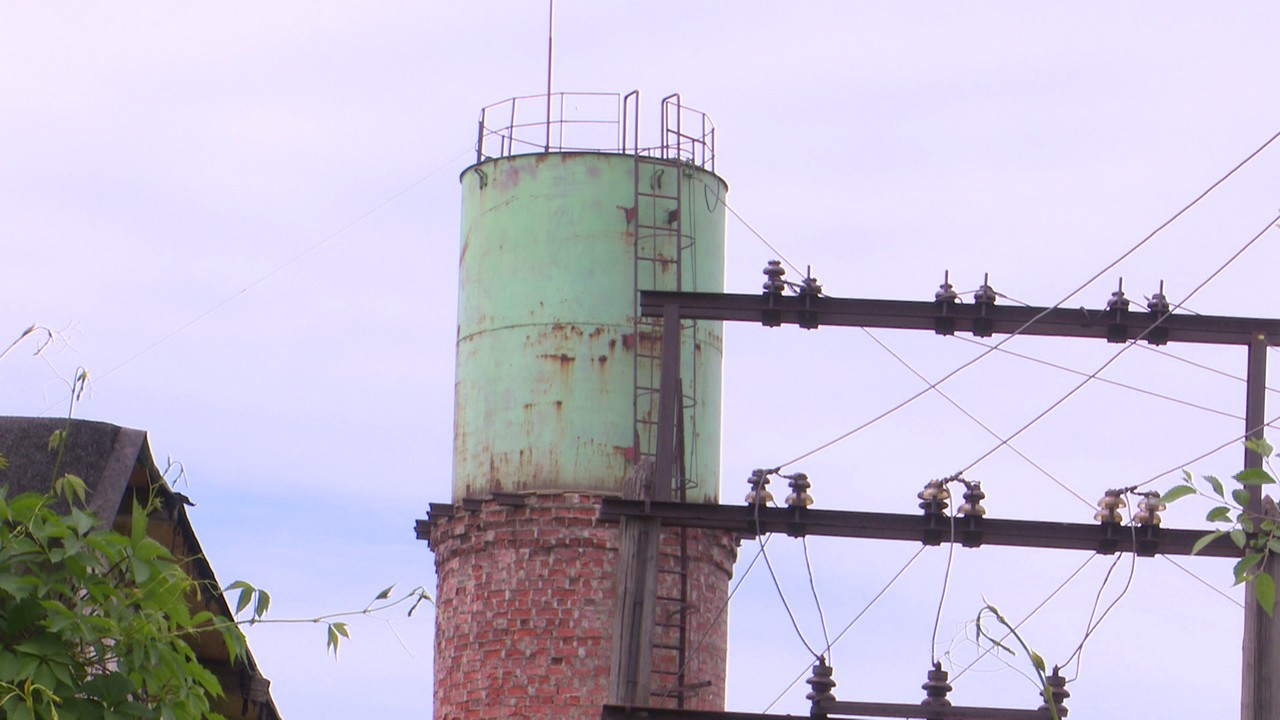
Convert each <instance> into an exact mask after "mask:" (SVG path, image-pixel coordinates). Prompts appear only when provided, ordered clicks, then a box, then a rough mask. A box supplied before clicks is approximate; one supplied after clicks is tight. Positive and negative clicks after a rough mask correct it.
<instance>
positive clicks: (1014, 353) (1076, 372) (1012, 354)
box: [953, 335, 1244, 502]
mask: <svg viewBox="0 0 1280 720" xmlns="http://www.w3.org/2000/svg"><path fill="white" fill-rule="evenodd" d="M953 337H955V338H956V339H957V340H962V341H964V342H967V343H971V344H974V345H979V346H982V347H987V344H986V343H984V342H982V341H981V340H978V339H975V338H970V337H964V336H962V335H954V336H953ZM1139 347H1141V348H1145V349H1148V350H1154V351H1157V352H1159V349H1158V348H1156V347H1153V346H1151V345H1139ZM1000 352H1001V353H1004V354H1005V355H1009V356H1010V357H1016V358H1019V359H1021V360H1026V361H1028V362H1033V363H1036V364H1038V365H1044V366H1045V367H1050V368H1053V369H1055V370H1061V371H1063V372H1068V373H1071V374H1072V375H1081V376H1087V375H1088V374H1089V373H1087V372H1085V371H1084V370H1077V369H1076V368H1073V367H1068V366H1066V365H1060V364H1058V363H1055V362H1053V361H1050V360H1045V359H1044V358H1038V357H1035V356H1033V355H1027V354H1024V353H1020V352H1017V351H1015V350H1009V349H1007V348H1000ZM1164 354H1165V355H1168V356H1169V357H1171V358H1178V356H1177V355H1173V354H1172V353H1164ZM1178 359H1181V358H1178ZM1185 362H1188V363H1190V364H1192V365H1197V366H1198V367H1201V368H1203V369H1205V370H1211V371H1213V372H1217V373H1221V374H1223V375H1227V376H1228V377H1234V376H1232V375H1229V374H1227V373H1223V372H1222V371H1221V370H1218V369H1216V368H1211V367H1207V366H1201V365H1198V364H1197V363H1194V362H1191V361H1190V360H1187V361H1185ZM1236 379H1237V380H1241V381H1243V380H1244V378H1236ZM1094 381H1096V382H1100V383H1104V384H1106V385H1113V386H1115V387H1118V388H1122V389H1124V390H1129V391H1132V392H1136V393H1138V394H1140V395H1146V396H1148V397H1153V398H1156V399H1158V400H1166V401H1168V402H1171V403H1176V404H1178V405H1184V406H1186V407H1189V408H1192V409H1194V410H1202V411H1204V412H1207V413H1211V414H1214V415H1221V416H1223V417H1228V418H1231V419H1232V420H1243V419H1244V416H1242V415H1236V414H1235V413H1232V412H1228V411H1226V410H1219V409H1217V408H1211V407H1209V406H1207V405H1200V404H1198V403H1193V402H1191V401H1189V400H1183V399H1181V398H1176V397H1174V396H1172V395H1165V394H1163V393H1158V392H1156V391H1154V390H1147V389H1146V388H1140V387H1138V386H1137V385H1129V384H1128V383H1122V382H1119V381H1117V380H1112V379H1110V378H1104V377H1096V378H1094ZM1009 449H1010V450H1013V447H1012V446H1010V448H1009ZM1014 452H1017V451H1016V450H1014ZM1086 502H1087V501H1086Z"/></svg>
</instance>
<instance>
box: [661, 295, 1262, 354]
mask: <svg viewBox="0 0 1280 720" xmlns="http://www.w3.org/2000/svg"><path fill="white" fill-rule="evenodd" d="M668 305H670V306H673V307H675V308H677V309H678V312H679V315H680V317H681V318H683V319H685V320H722V321H737V322H756V323H761V324H763V325H770V326H777V325H798V326H800V327H807V328H816V327H821V326H827V325H830V326H843V327H865V328H894V329H899V330H932V331H934V332H936V333H939V334H942V335H950V334H954V333H959V332H964V333H973V334H974V335H977V336H979V337H990V336H992V335H1009V334H1012V333H1015V332H1016V333H1018V334H1019V335H1034V336H1049V337H1068V338H1097V339H1102V340H1108V341H1110V342H1126V341H1128V340H1136V339H1138V338H1139V337H1141V338H1142V339H1143V340H1145V341H1147V342H1150V343H1151V344H1153V345H1163V344H1165V343H1169V342H1189V343H1207V344H1211V345H1250V344H1252V343H1254V342H1255V341H1261V342H1262V343H1264V344H1269V345H1280V320H1273V319H1264V318H1247V317H1226V316H1218V315H1179V314H1176V313H1152V312H1147V311H1133V310H1125V309H1113V310H1106V309H1103V310H1089V309H1085V308H1075V309H1068V308H1047V307H1021V306H1007V305H995V304H986V303H966V304H960V303H952V302H936V301H934V302H917V301H910V300H861V299H856V298H837V297H829V296H826V295H775V294H771V293H763V294H760V295H743V294H719V293H692V292H679V293H677V292H650V291H647V290H646V291H644V292H642V293H640V310H641V312H642V313H643V314H645V315H647V316H660V315H662V314H663V308H664V307H666V306H668Z"/></svg>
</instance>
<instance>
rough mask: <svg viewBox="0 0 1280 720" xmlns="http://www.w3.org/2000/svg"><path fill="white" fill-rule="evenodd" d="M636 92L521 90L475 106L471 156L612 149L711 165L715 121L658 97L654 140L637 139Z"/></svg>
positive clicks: (675, 100) (675, 101) (482, 158)
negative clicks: (475, 127)
mask: <svg viewBox="0 0 1280 720" xmlns="http://www.w3.org/2000/svg"><path fill="white" fill-rule="evenodd" d="M639 117H640V93H639V91H635V90H633V91H631V92H629V93H627V94H625V95H621V94H619V93H552V94H550V95H526V96H523V97H516V98H511V99H509V100H504V101H502V102H499V103H494V104H493V105H489V106H487V107H485V108H483V109H481V110H480V129H479V136H478V138H477V139H476V162H484V161H485V160H489V159H493V158H502V157H508V156H511V155H525V154H532V153H548V152H613V153H623V154H639V155H648V156H652V157H660V158H663V159H666V160H679V161H681V162H686V163H690V164H693V165H697V166H698V167H701V168H706V169H708V170H711V171H712V172H714V171H715V157H716V153H715V125H713V124H712V122H711V119H710V118H708V117H707V116H706V114H705V113H702V112H699V111H697V110H694V109H693V108H690V107H686V106H684V105H682V104H681V102H680V96H679V95H678V94H677V95H669V96H667V97H666V98H664V99H663V101H662V127H661V134H660V136H659V137H658V138H657V142H656V143H654V144H650V145H648V146H642V145H641V144H640V141H641V134H640V121H639Z"/></svg>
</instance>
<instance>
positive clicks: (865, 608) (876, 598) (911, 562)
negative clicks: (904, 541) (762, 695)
mask: <svg viewBox="0 0 1280 720" xmlns="http://www.w3.org/2000/svg"><path fill="white" fill-rule="evenodd" d="M925 550H926V547H925V546H921V547H920V548H919V549H918V550H916V552H915V554H914V555H912V556H911V558H910V559H908V560H907V562H906V564H905V565H903V566H902V567H901V568H899V569H898V572H896V573H894V575H893V577H892V578H889V582H888V583H885V585H884V587H882V588H880V592H877V593H876V594H875V596H873V597H872V598H871V600H870V601H869V602H868V603H867V604H866V605H864V606H863V608H862V609H861V610H859V611H858V614H857V615H854V616H853V619H852V620H850V621H849V624H847V625H845V626H844V629H843V630H841V631H840V632H839V633H837V634H836V636H835V637H834V638H832V639H831V647H834V646H835V644H836V643H838V642H840V639H841V638H843V637H844V636H845V635H846V634H847V633H848V632H849V631H850V630H852V629H853V626H854V625H855V624H857V622H858V621H859V620H861V619H862V616H864V615H866V614H867V612H868V611H870V610H871V608H872V607H873V606H875V604H876V602H878V601H879V600H880V598H882V597H884V595H885V593H887V592H889V589H890V588H892V587H893V586H894V584H895V583H897V582H898V579H899V578H901V577H902V576H903V575H905V574H906V572H907V570H908V569H909V568H910V567H911V566H912V565H914V564H915V562H916V560H918V559H920V556H921V555H923V554H924V551H925ZM828 650H830V648H828ZM811 670H812V667H811V666H810V665H809V664H807V663H806V664H805V666H804V669H802V670H801V671H800V674H799V675H796V677H795V679H794V680H792V681H791V683H790V684H789V685H787V686H786V687H785V688H783V689H782V692H780V693H778V696H777V697H775V698H774V699H773V702H771V703H769V705H768V706H767V707H765V709H764V710H762V711H761V712H769V711H770V710H772V709H773V706H774V705H777V704H778V703H779V702H781V701H782V698H784V697H786V694H787V693H788V692H790V691H791V688H793V687H795V686H796V683H798V682H800V680H801V679H803V678H804V676H806V675H808V674H809V673H810V671H811Z"/></svg>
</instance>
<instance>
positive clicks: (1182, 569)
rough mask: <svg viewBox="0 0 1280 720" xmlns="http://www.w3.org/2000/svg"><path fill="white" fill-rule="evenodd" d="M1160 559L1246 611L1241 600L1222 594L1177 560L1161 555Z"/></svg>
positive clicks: (1218, 589)
mask: <svg viewBox="0 0 1280 720" xmlns="http://www.w3.org/2000/svg"><path fill="white" fill-rule="evenodd" d="M1160 557H1162V558H1164V559H1165V560H1168V561H1169V562H1170V563H1171V564H1172V565H1173V566H1174V567H1176V568H1178V569H1179V570H1181V571H1182V572H1184V573H1186V574H1188V575H1190V576H1191V577H1193V578H1195V580H1196V581H1197V582H1199V583H1200V584H1201V585H1204V586H1205V587H1207V588H1209V589H1210V590H1212V591H1214V592H1216V593H1218V594H1219V595H1221V596H1222V597H1224V598H1226V599H1227V600H1228V601H1230V602H1231V603H1232V604H1234V605H1235V606H1236V607H1238V608H1240V609H1241V610H1244V603H1242V602H1240V601H1239V600H1237V599H1235V598H1233V597H1231V596H1230V595H1228V594H1226V593H1224V592H1222V590H1221V589H1220V588H1218V587H1216V586H1214V585H1213V584H1212V583H1210V582H1209V581H1208V580H1205V579H1204V578H1202V577H1200V576H1199V575H1197V574H1195V573H1193V572H1191V570H1190V569H1189V568H1187V567H1186V566H1185V565H1183V564H1182V563H1180V562H1178V561H1177V560H1174V559H1173V558H1171V557H1169V556H1168V555H1161V556H1160Z"/></svg>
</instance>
